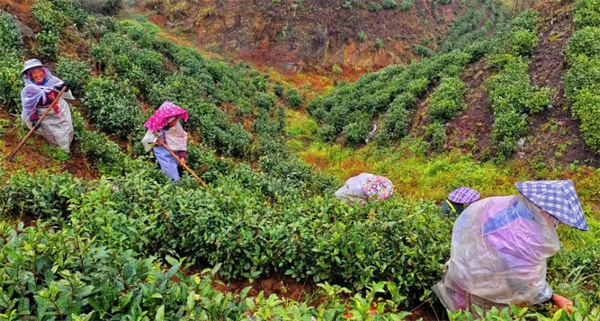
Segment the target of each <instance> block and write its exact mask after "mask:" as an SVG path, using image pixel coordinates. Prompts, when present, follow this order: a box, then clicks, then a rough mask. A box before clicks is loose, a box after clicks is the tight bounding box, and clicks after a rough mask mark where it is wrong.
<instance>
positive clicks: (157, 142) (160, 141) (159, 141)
mask: <svg viewBox="0 0 600 321" xmlns="http://www.w3.org/2000/svg"><path fill="white" fill-rule="evenodd" d="M164 145H165V143H163V141H162V139H160V138H158V139H157V140H156V146H164Z"/></svg>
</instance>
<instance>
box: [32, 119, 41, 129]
mask: <svg viewBox="0 0 600 321" xmlns="http://www.w3.org/2000/svg"><path fill="white" fill-rule="evenodd" d="M31 125H32V126H33V128H35V130H38V129H40V124H38V120H37V119H34V120H32V121H31Z"/></svg>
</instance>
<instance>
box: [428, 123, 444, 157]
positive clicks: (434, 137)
mask: <svg viewBox="0 0 600 321" xmlns="http://www.w3.org/2000/svg"><path fill="white" fill-rule="evenodd" d="M425 135H426V136H427V138H428V139H429V142H430V144H431V145H430V146H431V148H432V149H433V150H435V151H441V150H442V149H443V148H444V145H445V144H446V140H447V139H448V136H447V135H446V128H445V127H444V125H442V124H440V123H433V124H431V125H429V126H427V127H426V128H425Z"/></svg>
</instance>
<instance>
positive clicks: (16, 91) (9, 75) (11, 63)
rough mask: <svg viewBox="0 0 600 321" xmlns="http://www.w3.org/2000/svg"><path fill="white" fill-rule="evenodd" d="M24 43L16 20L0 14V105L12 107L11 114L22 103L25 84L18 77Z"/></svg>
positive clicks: (2, 13)
mask: <svg viewBox="0 0 600 321" xmlns="http://www.w3.org/2000/svg"><path fill="white" fill-rule="evenodd" d="M22 43H23V40H22V37H21V33H20V32H19V29H18V28H17V25H16V21H15V20H14V18H12V17H10V16H9V15H7V14H6V13H4V12H0V103H2V104H6V105H10V107H11V108H10V109H11V110H9V111H10V112H17V110H18V109H19V108H18V106H19V104H20V102H21V88H22V84H23V82H22V80H21V79H20V78H19V77H18V75H19V72H20V71H21V62H20V57H19V56H20V53H21V46H22Z"/></svg>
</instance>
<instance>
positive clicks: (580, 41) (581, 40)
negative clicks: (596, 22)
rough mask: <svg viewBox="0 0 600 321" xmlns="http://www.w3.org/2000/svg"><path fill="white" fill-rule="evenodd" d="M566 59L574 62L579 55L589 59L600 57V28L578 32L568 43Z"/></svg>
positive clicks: (586, 28) (587, 28)
mask: <svg viewBox="0 0 600 321" xmlns="http://www.w3.org/2000/svg"><path fill="white" fill-rule="evenodd" d="M565 54H566V58H567V60H568V61H569V62H571V63H572V62H574V61H575V58H576V57H577V56H579V55H584V56H587V57H589V58H596V57H600V26H599V27H585V28H583V29H581V30H577V31H576V32H575V33H574V34H573V36H572V37H571V39H569V42H568V43H567V50H566V53H565Z"/></svg>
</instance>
